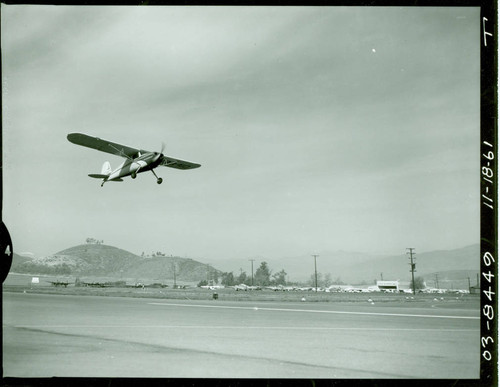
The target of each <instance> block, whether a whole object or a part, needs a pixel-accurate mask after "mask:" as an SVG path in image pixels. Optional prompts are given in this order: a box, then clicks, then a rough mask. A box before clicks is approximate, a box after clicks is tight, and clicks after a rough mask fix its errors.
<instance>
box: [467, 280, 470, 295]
mask: <svg viewBox="0 0 500 387" xmlns="http://www.w3.org/2000/svg"><path fill="white" fill-rule="evenodd" d="M467 281H469V293H470V277H467Z"/></svg>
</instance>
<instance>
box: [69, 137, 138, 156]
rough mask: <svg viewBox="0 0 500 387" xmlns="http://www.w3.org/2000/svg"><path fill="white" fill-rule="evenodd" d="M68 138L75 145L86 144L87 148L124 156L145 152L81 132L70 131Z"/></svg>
mask: <svg viewBox="0 0 500 387" xmlns="http://www.w3.org/2000/svg"><path fill="white" fill-rule="evenodd" d="M68 140H69V141H70V142H72V143H73V144H76V145H81V146H86V147H87V148H92V149H96V150H98V151H101V152H106V153H111V154H113V155H117V156H122V157H126V158H129V157H132V158H134V157H137V156H138V154H139V152H141V153H144V152H145V151H143V150H140V149H136V148H131V147H129V146H126V145H122V144H117V143H114V142H111V141H107V140H102V139H100V138H98V137H92V136H88V135H86V134H83V133H70V134H68Z"/></svg>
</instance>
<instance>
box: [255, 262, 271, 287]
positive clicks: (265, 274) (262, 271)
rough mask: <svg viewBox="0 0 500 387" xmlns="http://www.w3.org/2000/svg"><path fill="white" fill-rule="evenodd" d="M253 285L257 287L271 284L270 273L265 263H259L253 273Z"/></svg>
mask: <svg viewBox="0 0 500 387" xmlns="http://www.w3.org/2000/svg"><path fill="white" fill-rule="evenodd" d="M255 283H256V284H257V285H259V286H268V285H270V284H271V271H270V270H269V267H268V266H267V262H261V263H260V266H259V268H258V269H257V270H256V271H255Z"/></svg>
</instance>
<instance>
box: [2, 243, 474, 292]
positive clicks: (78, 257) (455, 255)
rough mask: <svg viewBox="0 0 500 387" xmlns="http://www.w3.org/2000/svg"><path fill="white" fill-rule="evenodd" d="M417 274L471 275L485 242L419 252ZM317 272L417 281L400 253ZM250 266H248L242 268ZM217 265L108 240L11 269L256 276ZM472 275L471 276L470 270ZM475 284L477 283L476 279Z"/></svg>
mask: <svg viewBox="0 0 500 387" xmlns="http://www.w3.org/2000/svg"><path fill="white" fill-rule="evenodd" d="M415 257H416V259H415V263H416V268H417V271H416V273H415V275H416V276H423V277H425V278H429V279H430V278H433V274H434V273H440V272H443V273H444V272H451V271H455V272H461V273H463V275H464V276H465V277H464V278H467V277H468V276H469V277H470V276H472V277H474V275H473V273H476V272H479V269H480V246H479V244H475V245H469V246H465V247H461V248H458V249H453V250H436V251H431V252H425V253H421V254H419V253H418V251H417V254H416V255H415ZM263 261H265V262H267V263H268V266H269V268H270V269H271V271H272V273H276V272H279V271H280V270H282V269H283V270H285V272H286V273H287V281H289V282H290V281H291V282H305V281H308V280H310V278H311V277H312V275H313V274H314V259H313V257H312V256H311V255H300V256H296V257H284V258H278V259H266V258H260V259H258V260H256V261H255V262H254V273H255V271H256V270H257V268H258V267H259V265H260V263H261V262H263ZM316 261H317V271H318V273H320V274H321V275H324V276H326V275H327V274H328V275H329V276H330V278H331V280H333V281H335V280H337V281H342V282H346V283H360V282H368V283H373V282H375V281H376V280H379V279H384V280H401V281H408V280H410V279H411V272H410V265H409V262H410V260H409V259H408V256H407V255H406V254H404V253H402V254H400V255H380V254H368V253H359V252H346V251H336V252H319V253H318V255H317V259H316ZM242 264H243V265H245V266H249V267H248V268H247V269H248V270H243V269H241V266H242ZM216 266H217V269H216V268H214V267H213V266H212V265H208V264H205V263H202V262H200V261H197V260H194V259H191V258H181V257H174V256H154V257H140V256H138V255H135V254H133V253H131V252H129V251H126V250H123V249H120V248H117V247H114V246H108V245H104V244H83V245H78V246H73V247H70V248H67V249H64V250H61V251H59V252H58V253H56V254H53V255H49V256H46V257H41V258H29V257H22V256H20V255H18V254H15V253H14V259H13V265H12V268H11V271H17V272H24V273H28V272H30V273H31V272H32V273H37V272H38V273H40V274H43V273H48V272H50V273H52V274H66V275H68V274H71V275H75V276H85V275H92V276H108V277H115V278H142V279H146V278H148V279H152V280H158V281H165V280H168V281H172V280H173V279H174V277H176V279H177V280H180V281H190V282H199V281H202V280H207V279H209V278H220V276H221V274H222V272H233V273H234V275H235V276H237V275H239V271H240V270H243V271H245V272H246V273H247V275H250V272H251V269H250V263H249V262H248V260H247V259H240V258H235V259H231V260H220V261H219V262H218V263H216ZM467 273H468V274H467ZM474 282H475V281H474Z"/></svg>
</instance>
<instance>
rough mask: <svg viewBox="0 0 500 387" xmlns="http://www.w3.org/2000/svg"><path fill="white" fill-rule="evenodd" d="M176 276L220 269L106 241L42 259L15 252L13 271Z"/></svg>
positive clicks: (197, 277)
mask: <svg viewBox="0 0 500 387" xmlns="http://www.w3.org/2000/svg"><path fill="white" fill-rule="evenodd" d="M174 265H175V275H176V279H177V280H179V281H186V282H193V281H197V282H199V281H201V280H203V279H206V278H207V271H208V270H210V272H211V273H212V274H211V275H214V273H215V275H220V272H219V271H218V270H215V269H214V268H212V267H209V266H207V265H206V264H203V263H200V262H197V261H194V260H192V259H188V258H180V257H153V258H143V257H139V256H137V255H135V254H133V253H130V252H128V251H126V250H122V249H119V248H116V247H113V246H108V245H103V244H84V245H79V246H75V247H71V248H69V249H65V250H62V251H60V252H58V253H56V254H54V255H50V256H46V257H41V258H34V259H30V258H25V257H21V256H19V255H17V254H14V259H13V265H12V268H11V271H13V272H18V273H31V274H64V275H74V276H103V277H115V278H138V279H156V280H158V281H166V280H172V279H173V278H174Z"/></svg>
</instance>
